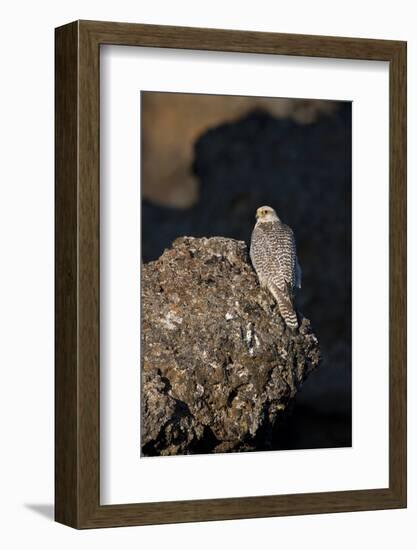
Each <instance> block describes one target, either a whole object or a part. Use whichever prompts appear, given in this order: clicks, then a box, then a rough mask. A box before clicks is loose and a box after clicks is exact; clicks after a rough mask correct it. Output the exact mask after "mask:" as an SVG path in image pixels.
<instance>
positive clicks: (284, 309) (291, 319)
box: [271, 286, 298, 328]
mask: <svg viewBox="0 0 417 550" xmlns="http://www.w3.org/2000/svg"><path fill="white" fill-rule="evenodd" d="M271 292H272V295H273V296H274V298H275V300H276V302H277V304H278V308H279V312H280V314H281V317H282V318H283V319H284V321H285V324H286V325H287V326H288V327H290V328H298V319H297V315H296V313H295V311H294V306H293V303H292V300H291V298H290V296H289V295H288V294H286V293H285V292H283V291H282V290H279V289H278V288H277V287H276V286H272V288H271Z"/></svg>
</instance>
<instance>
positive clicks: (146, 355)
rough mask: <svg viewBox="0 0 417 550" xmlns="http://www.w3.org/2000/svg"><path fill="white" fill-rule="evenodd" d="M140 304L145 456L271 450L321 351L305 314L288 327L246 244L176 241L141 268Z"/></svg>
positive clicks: (219, 239) (222, 240)
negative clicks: (271, 438) (273, 436)
mask: <svg viewBox="0 0 417 550" xmlns="http://www.w3.org/2000/svg"><path fill="white" fill-rule="evenodd" d="M141 307H142V348H141V356H142V384H141V388H142V390H141V391H142V411H141V415H142V423H141V449H142V454H143V455H146V456H154V455H173V454H192V453H201V452H227V451H243V450H256V449H258V448H263V449H264V448H268V444H269V443H268V438H269V436H270V433H271V430H273V429H274V428H275V427H276V425H277V424H278V423H279V422H280V419H281V418H282V415H283V412H284V411H285V409H286V408H287V407H288V405H289V404H290V402H291V400H292V399H293V398H294V396H295V395H296V393H297V391H298V390H299V389H300V387H301V385H302V383H303V381H304V380H305V378H306V377H307V375H308V374H309V373H310V372H311V371H312V370H313V369H315V368H316V367H317V366H318V365H319V362H320V352H319V345H318V341H317V338H316V337H315V335H314V334H313V332H312V330H311V327H310V322H309V321H308V320H307V319H306V318H303V317H302V315H300V314H299V318H300V327H299V329H298V330H297V331H292V330H291V329H288V328H287V327H286V326H285V323H284V321H283V320H282V318H281V316H280V314H279V312H278V309H277V306H276V303H275V301H274V299H273V298H272V296H271V295H270V294H269V293H268V291H267V290H265V289H262V288H260V286H259V283H258V280H257V277H256V274H255V272H254V270H253V268H252V266H251V264H250V262H249V260H248V252H247V247H246V244H245V243H244V242H242V241H236V240H233V239H227V238H223V237H213V238H209V239H208V238H193V237H182V238H179V239H177V240H176V241H175V242H174V243H173V246H172V248H171V249H169V250H166V251H165V252H164V253H163V254H162V256H161V257H160V258H159V259H158V260H156V261H154V262H149V263H147V264H144V265H143V266H142V303H141Z"/></svg>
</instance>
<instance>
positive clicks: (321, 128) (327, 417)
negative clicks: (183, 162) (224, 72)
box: [142, 102, 351, 449]
mask: <svg viewBox="0 0 417 550" xmlns="http://www.w3.org/2000/svg"><path fill="white" fill-rule="evenodd" d="M337 103H338V104H337V106H336V109H335V110H334V112H333V113H331V114H322V115H320V116H319V118H318V119H317V120H316V122H314V123H312V124H304V125H300V124H298V123H297V122H294V121H293V120H290V119H275V118H273V117H272V116H270V115H268V114H266V113H264V112H261V111H256V112H252V113H250V114H249V115H248V116H246V117H245V118H243V119H241V120H239V121H237V122H234V123H229V124H224V125H221V126H219V127H216V128H213V129H210V130H209V131H207V132H206V133H204V134H203V135H202V136H201V137H200V138H199V139H198V140H197V142H196V143H195V160H194V165H193V167H192V169H193V171H194V173H195V174H196V175H197V176H198V178H199V181H200V193H199V199H198V202H197V203H196V204H195V205H194V206H192V207H190V208H188V209H185V210H180V209H178V210H177V209H174V208H164V207H160V206H157V205H155V204H153V203H151V202H149V201H147V200H145V199H144V200H143V201H142V258H143V261H144V262H148V261H150V260H154V259H156V258H158V257H159V256H160V255H161V253H162V252H163V250H164V248H168V247H170V245H171V243H172V241H173V240H174V239H175V238H176V237H179V236H184V235H191V236H196V237H199V236H207V237H209V236H225V237H231V238H234V239H240V240H244V241H246V243H248V244H249V242H250V236H251V232H252V229H253V226H254V223H255V217H254V216H255V211H256V209H257V208H258V207H259V206H261V205H265V204H266V205H270V206H272V207H273V208H275V210H276V211H277V213H278V216H279V217H280V218H281V219H282V221H283V222H285V223H287V224H288V225H290V226H291V227H292V229H293V230H294V233H295V237H296V242H297V254H298V258H299V261H300V265H301V268H302V273H303V277H302V289H301V291H300V292H299V296H298V306H299V309H300V310H301V312H302V313H303V314H304V315H305V316H306V317H308V318H309V319H310V320H311V322H312V326H313V330H314V332H315V333H316V335H317V337H318V339H319V342H320V346H321V352H322V365H321V366H320V368H319V369H318V370H317V371H316V372H314V373H313V374H312V375H311V376H310V378H309V379H308V380H307V381H306V383H305V384H304V386H303V388H302V390H301V392H299V394H298V395H297V398H296V400H295V403H294V407H293V408H292V411H291V412H290V414H288V415H287V419H286V422H285V423H284V425H283V426H282V427H281V428H280V430H279V432H277V434H276V448H277V449H297V448H323V447H344V446H350V445H351V103H349V102H337Z"/></svg>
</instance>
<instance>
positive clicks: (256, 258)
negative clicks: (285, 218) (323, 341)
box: [250, 206, 301, 329]
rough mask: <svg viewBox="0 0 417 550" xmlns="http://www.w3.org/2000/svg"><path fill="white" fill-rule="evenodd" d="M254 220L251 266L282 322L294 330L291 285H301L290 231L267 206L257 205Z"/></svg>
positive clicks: (295, 286) (295, 320)
mask: <svg viewBox="0 0 417 550" xmlns="http://www.w3.org/2000/svg"><path fill="white" fill-rule="evenodd" d="M256 219H257V221H256V224H255V227H254V229H253V232H252V237H251V245H250V258H251V261H252V265H253V267H254V268H255V271H256V274H257V276H258V279H259V284H260V285H261V287H263V288H266V289H267V290H268V291H269V292H270V293H271V294H272V296H273V297H274V299H275V301H276V302H277V304H278V308H279V312H280V315H281V317H282V318H283V319H284V321H285V324H286V325H287V326H288V327H290V328H292V329H296V328H298V320H297V315H296V313H295V309H294V294H295V288H301V269H300V266H299V263H298V260H297V253H296V246H295V238H294V233H293V231H292V229H291V228H290V227H289V226H288V225H285V223H282V221H281V220H280V219H279V217H278V216H277V213H276V212H275V210H274V209H273V208H271V207H270V206H261V207H260V208H258V210H257V211H256Z"/></svg>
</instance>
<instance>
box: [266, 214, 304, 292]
mask: <svg viewBox="0 0 417 550" xmlns="http://www.w3.org/2000/svg"><path fill="white" fill-rule="evenodd" d="M259 230H260V231H261V232H262V233H263V239H262V241H263V242H265V246H266V248H267V256H268V258H269V269H270V273H271V280H272V282H273V283H274V284H275V285H277V287H278V288H280V289H282V290H284V287H286V286H289V289H290V290H292V288H293V287H294V285H295V282H296V280H295V261H296V252H295V239H294V233H293V232H292V229H291V228H290V227H288V225H285V224H283V223H281V222H270V223H269V222H268V223H262V224H260V225H259Z"/></svg>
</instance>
